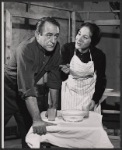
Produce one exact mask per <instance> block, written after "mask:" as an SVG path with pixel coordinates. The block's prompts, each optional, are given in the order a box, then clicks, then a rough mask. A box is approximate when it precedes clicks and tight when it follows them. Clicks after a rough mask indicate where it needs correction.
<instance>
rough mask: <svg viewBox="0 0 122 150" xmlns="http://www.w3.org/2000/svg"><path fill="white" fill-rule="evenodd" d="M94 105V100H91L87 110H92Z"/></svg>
mask: <svg viewBox="0 0 122 150" xmlns="http://www.w3.org/2000/svg"><path fill="white" fill-rule="evenodd" d="M94 107H95V101H94V100H91V103H90V106H89V110H91V111H94Z"/></svg>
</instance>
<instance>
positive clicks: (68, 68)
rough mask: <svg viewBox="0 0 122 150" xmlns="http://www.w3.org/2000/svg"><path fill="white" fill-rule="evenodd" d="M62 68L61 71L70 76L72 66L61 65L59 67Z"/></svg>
mask: <svg viewBox="0 0 122 150" xmlns="http://www.w3.org/2000/svg"><path fill="white" fill-rule="evenodd" d="M59 67H60V68H61V71H63V72H64V73H66V74H68V73H69V71H70V65H69V64H66V65H60V66H59Z"/></svg>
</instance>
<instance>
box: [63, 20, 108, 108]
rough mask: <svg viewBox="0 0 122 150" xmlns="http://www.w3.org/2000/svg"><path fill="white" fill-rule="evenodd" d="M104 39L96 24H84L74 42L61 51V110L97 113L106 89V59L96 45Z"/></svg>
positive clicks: (64, 46) (67, 44) (65, 45)
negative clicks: (95, 109) (97, 107)
mask: <svg viewBox="0 0 122 150" xmlns="http://www.w3.org/2000/svg"><path fill="white" fill-rule="evenodd" d="M100 38H101V32H100V28H99V27H98V26H97V25H96V24H94V23H89V22H86V23H83V24H82V25H81V27H80V29H79V31H78V33H77V35H76V40H75V42H71V43H66V44H64V45H63V47H62V50H61V55H62V65H60V67H61V76H62V80H63V82H62V91H61V109H62V110H67V109H70V110H71V109H79V110H83V109H88V110H94V107H95V105H96V104H98V103H99V100H100V99H101V97H102V95H103V92H104V90H105V87H106V75H105V69H106V57H105V54H104V53H103V52H102V51H101V50H100V49H98V48H96V45H97V44H98V43H99V41H100Z"/></svg>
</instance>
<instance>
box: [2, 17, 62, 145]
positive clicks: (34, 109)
mask: <svg viewBox="0 0 122 150" xmlns="http://www.w3.org/2000/svg"><path fill="white" fill-rule="evenodd" d="M59 30H60V25H59V23H58V22H57V21H56V20H55V19H54V18H52V17H44V18H42V19H40V20H39V21H38V23H37V25H36V31H35V37H33V38H31V39H28V40H27V41H24V42H22V43H21V44H20V45H19V46H18V48H17V49H16V50H15V52H14V53H13V55H12V57H11V59H10V62H9V64H8V65H5V79H4V82H5V88H4V97H5V98H4V120H5V125H6V124H7V122H8V121H9V119H10V118H11V116H12V115H14V116H15V119H16V121H17V123H18V124H19V126H20V132H21V136H22V142H23V144H22V145H23V147H24V140H25V135H26V133H27V131H28V129H29V128H30V126H31V125H32V126H33V130H34V133H37V134H40V135H42V134H46V126H47V125H52V124H49V123H48V124H47V123H46V122H44V121H42V118H41V116H40V111H39V108H38V104H37V97H38V94H37V93H38V92H37V88H36V83H37V82H38V81H39V80H40V78H41V77H42V76H43V75H44V74H45V73H46V72H47V74H48V78H47V86H48V87H49V91H50V96H51V104H50V106H49V107H53V108H57V99H58V94H59V89H60V87H61V80H60V72H59V65H60V45H59V43H58V37H59ZM28 112H29V113H28ZM30 116H31V117H30Z"/></svg>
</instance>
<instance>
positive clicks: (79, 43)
mask: <svg viewBox="0 0 122 150" xmlns="http://www.w3.org/2000/svg"><path fill="white" fill-rule="evenodd" d="M90 43H91V32H90V30H89V28H88V27H85V26H84V27H82V28H81V29H80V30H79V32H78V34H77V35H76V40H75V48H76V49H79V50H86V49H88V48H89V46H90Z"/></svg>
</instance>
